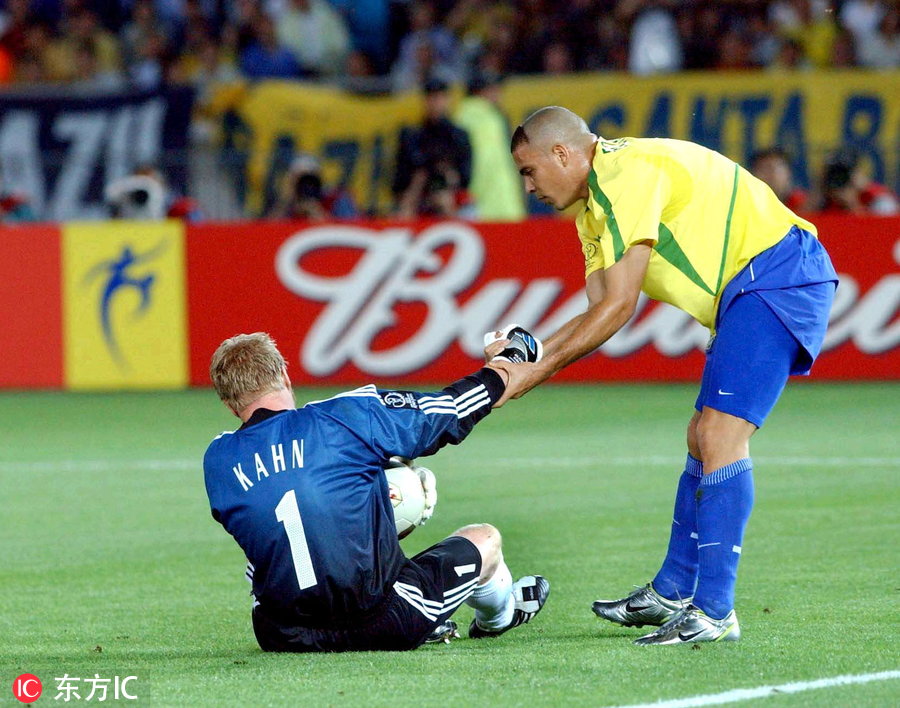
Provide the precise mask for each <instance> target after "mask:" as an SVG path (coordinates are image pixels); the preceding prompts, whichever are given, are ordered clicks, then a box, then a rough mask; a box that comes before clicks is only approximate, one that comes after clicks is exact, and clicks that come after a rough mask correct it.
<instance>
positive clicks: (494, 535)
mask: <svg viewBox="0 0 900 708" xmlns="http://www.w3.org/2000/svg"><path fill="white" fill-rule="evenodd" d="M454 535H457V536H463V537H465V538H468V539H469V540H470V541H472V543H474V544H475V546H476V547H477V548H478V550H479V552H480V553H481V558H482V564H481V577H480V578H479V581H478V585H476V587H475V590H473V591H472V594H471V595H470V596H469V598H468V599H467V600H466V604H467V605H469V606H470V607H472V608H474V610H475V619H474V620H473V621H472V624H471V625H470V627H469V637H471V638H473V639H478V638H481V637H489V636H499V635H501V634H503V633H504V632H506V631H508V630H510V629H512V628H513V627H518V626H519V625H522V624H525V623H526V622H528V621H530V620H531V618H532V617H534V616H535V615H536V614H537V613H538V612H540V610H541V608H542V607H543V606H544V603H545V602H546V601H547V596H548V595H549V593H550V584H549V583H548V582H547V581H546V580H545V579H544V578H542V577H541V576H539V575H527V576H525V577H523V578H520V579H519V580H518V581H517V582H516V583H513V579H512V574H511V573H510V571H509V568H508V567H507V565H506V562H505V561H504V559H503V549H502V539H501V537H500V532H499V531H498V530H497V529H496V528H494V527H493V526H491V525H490V524H475V525H472V526H465V527H463V528H461V529H459V530H458V531H457V532H456V533H455V534H454Z"/></svg>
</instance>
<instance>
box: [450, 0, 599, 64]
mask: <svg viewBox="0 0 900 708" xmlns="http://www.w3.org/2000/svg"><path fill="white" fill-rule="evenodd" d="M581 1H584V0H581ZM515 17H516V9H515V7H514V6H513V5H512V3H510V2H508V1H507V0H459V2H457V3H455V4H454V5H453V7H452V8H451V9H450V11H449V12H448V13H447V16H446V17H445V18H444V26H445V27H446V28H447V29H448V30H450V31H451V32H453V34H454V35H455V36H456V38H457V40H458V41H459V42H460V44H461V45H462V47H463V49H462V51H463V54H464V55H465V56H466V57H467V58H469V59H473V58H475V57H478V56H480V55H481V54H483V53H484V51H485V48H486V47H487V46H488V44H489V43H490V42H491V41H492V38H493V36H494V33H495V31H496V30H497V29H499V28H511V27H512V25H513V23H514V21H515Z"/></svg>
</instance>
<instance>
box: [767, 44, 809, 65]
mask: <svg viewBox="0 0 900 708" xmlns="http://www.w3.org/2000/svg"><path fill="white" fill-rule="evenodd" d="M769 68H770V69H774V70H778V71H804V70H807V69H809V68H810V66H809V62H808V61H807V60H806V56H805V55H804V53H803V45H802V44H800V42H798V41H797V40H796V39H785V40H783V41H782V42H781V45H780V46H779V47H778V52H777V53H776V54H775V58H774V59H773V60H772V61H771V63H770V64H769Z"/></svg>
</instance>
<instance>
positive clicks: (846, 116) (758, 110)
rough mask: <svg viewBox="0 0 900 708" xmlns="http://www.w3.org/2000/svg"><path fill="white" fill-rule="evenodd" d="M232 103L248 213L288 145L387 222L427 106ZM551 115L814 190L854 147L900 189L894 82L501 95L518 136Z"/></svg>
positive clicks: (884, 78) (825, 74)
mask: <svg viewBox="0 0 900 708" xmlns="http://www.w3.org/2000/svg"><path fill="white" fill-rule="evenodd" d="M234 95H235V96H237V98H235V101H236V103H237V106H236V108H237V113H238V114H239V115H240V116H241V118H242V120H243V125H242V127H241V132H240V135H239V136H238V137H240V140H235V144H238V143H239V144H240V145H242V146H243V149H244V150H246V153H245V159H246V176H247V186H248V192H247V203H246V206H247V207H248V209H249V210H250V211H251V212H253V213H260V209H261V207H262V205H263V204H264V201H265V191H266V190H267V189H271V188H272V184H273V179H272V178H273V176H274V175H273V171H275V170H277V166H276V162H277V160H276V159H275V155H276V151H279V150H283V149H284V147H285V145H290V146H291V147H292V148H293V150H294V151H305V152H311V153H313V154H315V155H317V156H318V157H319V158H320V159H321V160H322V163H323V165H324V169H325V175H324V180H325V182H326V183H327V184H336V183H340V184H341V185H343V186H347V187H349V188H350V189H351V190H352V192H353V194H354V197H355V198H356V201H357V203H358V204H359V205H360V206H361V207H362V209H363V211H364V212H370V213H380V214H384V213H387V212H388V211H389V210H390V208H391V197H390V192H389V189H388V188H389V185H390V182H391V177H392V175H393V169H394V160H395V157H396V145H397V135H398V133H399V131H400V128H401V127H402V126H404V125H413V124H416V123H418V122H419V121H420V120H421V117H422V105H423V104H422V97H421V96H419V95H418V94H405V95H402V96H389V97H378V98H370V97H360V96H354V95H352V94H348V93H345V92H342V91H340V90H337V89H333V88H322V87H315V86H309V85H305V84H301V83H295V82H294V83H289V82H262V83H259V84H256V85H254V86H251V87H248V88H247V89H246V91H245V92H244V93H242V94H234ZM457 95H459V92H458V94H457ZM554 104H555V105H561V106H566V107H567V108H570V109H572V110H573V111H575V112H576V113H579V114H580V115H581V116H583V117H584V119H585V120H586V121H587V122H588V124H589V125H590V127H591V129H592V130H594V131H595V132H597V133H599V134H601V135H603V136H604V137H607V138H617V137H623V136H636V137H672V138H682V139H686V140H693V141H695V142H698V143H700V144H702V145H706V146H707V147H710V148H713V149H715V150H719V151H720V152H723V153H725V154H726V155H728V156H729V157H730V158H732V159H733V160H736V161H737V162H740V163H742V164H745V165H746V164H747V161H748V159H749V157H750V156H751V155H752V154H753V153H754V152H756V151H757V150H760V149H763V148H768V147H772V146H778V147H781V148H782V149H784V150H785V151H786V152H787V153H788V155H789V158H790V160H791V164H792V167H793V171H794V174H795V176H796V178H797V180H798V182H799V183H800V184H801V185H802V186H804V187H811V186H814V185H816V184H817V183H818V181H819V180H820V177H821V172H822V166H823V163H824V161H825V159H826V158H827V156H828V155H829V154H830V153H831V152H833V151H834V150H836V149H838V148H841V147H853V148H855V149H856V150H858V151H859V152H861V153H862V155H863V157H864V158H865V160H866V161H867V162H868V164H869V166H870V167H871V169H872V172H873V174H874V176H875V179H876V180H878V181H879V182H883V183H885V184H887V185H888V186H890V187H892V188H898V187H900V165H898V158H900V153H898V151H897V146H898V145H900V71H897V70H892V71H882V72H877V71H862V70H844V71H819V72H737V73H728V72H714V73H713V72H711V73H702V72H693V73H684V74H677V75H671V76H659V77H636V76H629V75H627V74H617V73H585V74H572V75H568V76H553V77H517V78H512V79H510V80H509V81H507V82H506V83H505V84H504V86H503V96H502V100H501V109H502V110H503V112H504V113H505V115H506V116H507V118H508V119H509V121H510V123H511V124H512V126H515V125H517V124H519V123H520V122H521V121H522V119H523V118H525V116H527V115H528V114H529V113H530V112H531V111H533V110H535V109H537V108H540V107H541V106H545V105H554Z"/></svg>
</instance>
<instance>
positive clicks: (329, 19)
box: [275, 0, 350, 76]
mask: <svg viewBox="0 0 900 708" xmlns="http://www.w3.org/2000/svg"><path fill="white" fill-rule="evenodd" d="M275 19H276V23H277V26H278V29H277V35H278V41H279V42H280V43H281V45H282V46H283V47H285V48H287V49H289V50H291V52H293V54H294V56H296V57H297V59H298V60H299V62H300V64H301V65H302V66H303V68H304V69H306V70H308V71H311V72H313V73H315V74H317V75H319V76H330V75H334V74H338V73H340V72H342V71H343V69H344V65H345V62H346V60H347V55H348V54H349V52H350V36H349V34H348V33H347V27H346V25H345V24H344V18H343V17H341V15H340V14H339V13H338V12H337V10H335V9H334V8H333V7H331V5H329V4H328V2H327V0H289V1H288V5H287V7H286V8H285V9H284V11H283V12H282V13H281V14H280V15H278V16H277V17H276V18H275Z"/></svg>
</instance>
